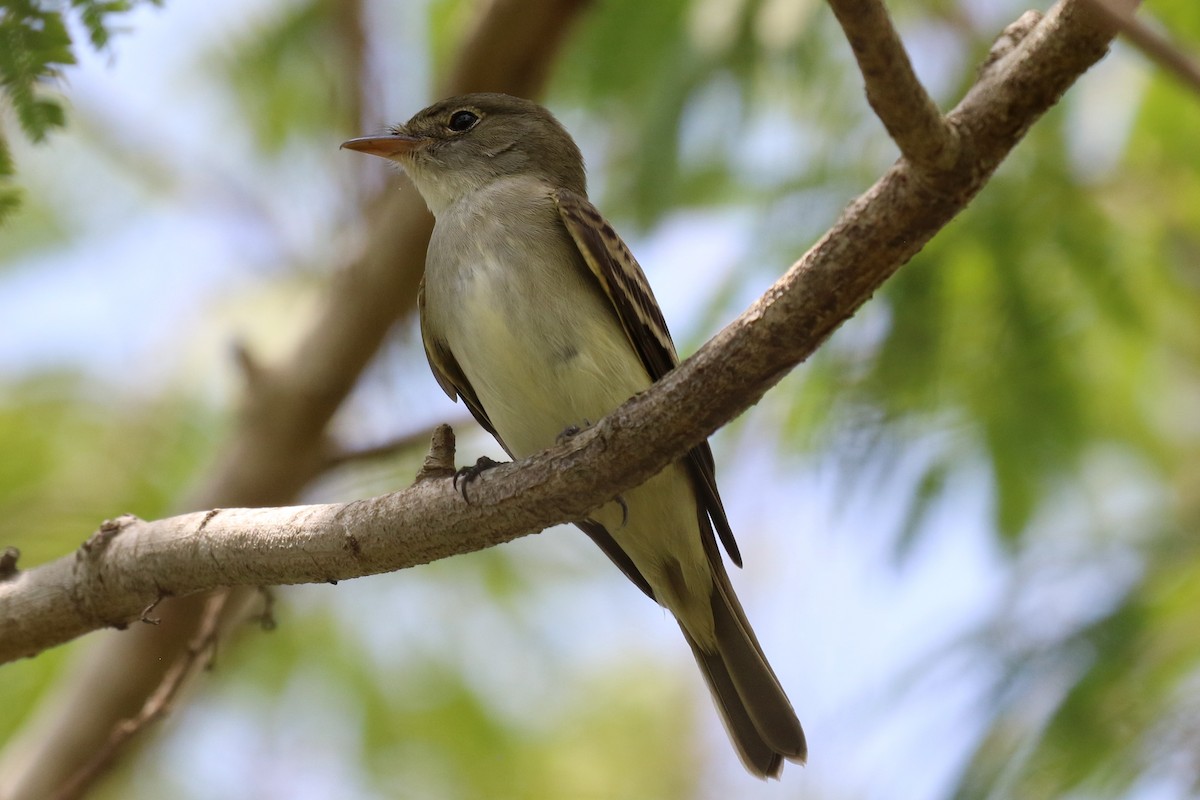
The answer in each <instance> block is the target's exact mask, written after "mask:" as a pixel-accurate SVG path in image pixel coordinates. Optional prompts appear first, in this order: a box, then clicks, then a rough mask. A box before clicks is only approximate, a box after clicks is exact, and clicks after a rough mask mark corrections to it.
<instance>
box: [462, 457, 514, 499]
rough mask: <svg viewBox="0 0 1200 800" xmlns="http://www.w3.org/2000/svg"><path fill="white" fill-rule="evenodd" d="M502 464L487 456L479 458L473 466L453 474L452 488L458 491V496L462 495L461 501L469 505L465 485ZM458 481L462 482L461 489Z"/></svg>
mask: <svg viewBox="0 0 1200 800" xmlns="http://www.w3.org/2000/svg"><path fill="white" fill-rule="evenodd" d="M502 463H503V462H501V461H493V460H492V459H490V458H488V457H487V456H480V457H479V458H478V460H476V462H475V463H474V464H472V465H471V466H469V467H462V468H461V469H459V470H458V471H457V472H455V473H454V482H453V486H454V488H455V489H458V491H459V493H460V494H462V496H463V500H466V501H467V502H468V503H469V502H471V501H470V499H469V498H468V497H467V485H468V484H470V483H471V481H473V480H475V479H476V478H478V477H479V476H480V475H482V474H483V473H485V472H487V471H488V470H489V469H491V468H492V467H498V466H500V464H502ZM460 480H461V481H462V486H461V487H460V486H459V485H458V482H459V481H460Z"/></svg>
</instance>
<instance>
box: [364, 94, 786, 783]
mask: <svg viewBox="0 0 1200 800" xmlns="http://www.w3.org/2000/svg"><path fill="white" fill-rule="evenodd" d="M342 147H346V148H349V149H351V150H358V151H359V152H363V153H370V154H372V155H377V156H382V157H383V158H387V159H390V160H392V161H394V162H396V163H398V164H399V165H401V166H402V167H403V168H404V171H405V172H406V173H408V176H409V177H410V178H411V179H412V182H413V184H414V185H415V186H416V187H417V190H418V191H419V192H420V193H421V196H422V197H423V198H424V199H425V202H426V204H427V205H428V206H429V209H430V211H432V212H433V214H434V216H435V217H436V224H435V225H434V229H433V237H432V238H431V239H430V242H429V251H428V256H427V258H426V262H425V277H424V280H423V281H422V285H421V291H420V294H419V296H418V305H419V308H420V314H421V336H422V339H423V340H424V343H425V354H426V356H427V357H428V358H429V365H430V367H432V368H433V374H434V376H435V377H436V378H437V380H438V383H440V384H441V386H442V388H443V389H444V390H445V391H446V394H448V395H449V396H450V398H451V399H452V400H453V399H457V398H459V397H461V398H462V399H463V402H465V403H466V405H467V408H469V409H470V410H471V413H472V414H473V415H474V416H475V418H476V419H477V420H479V424H480V425H482V426H483V427H484V428H486V429H487V430H488V431H490V432H491V433H492V435H494V436H495V437H496V439H497V440H499V442H500V444H501V446H502V447H503V448H504V449H505V450H506V451H507V452H508V453H509V455H511V456H512V457H513V458H522V457H524V456H528V455H530V454H532V453H535V452H538V451H539V450H543V449H545V448H547V447H550V446H553V445H554V444H555V442H556V441H557V440H558V439H559V437H560V436H561V435H562V434H563V432H564V431H568V430H571V429H576V426H582V425H586V424H588V423H589V421H595V420H598V419H600V418H601V417H603V416H605V415H606V414H608V413H609V412H610V411H612V410H614V409H615V408H616V407H617V406H619V405H620V404H621V403H623V402H625V401H626V400H628V399H629V398H630V397H632V396H633V395H635V394H637V393H638V392H641V391H643V390H645V389H646V388H647V387H649V386H650V384H651V383H653V382H654V381H656V380H658V379H660V378H662V377H663V375H665V374H666V373H667V372H668V371H670V370H671V369H672V368H673V367H675V366H676V365H677V364H678V363H679V357H678V356H677V355H676V353H675V345H674V344H673V343H672V341H671V335H670V333H668V331H667V326H666V323H665V322H664V321H663V317H662V312H661V311H660V310H659V307H658V303H657V301H656V300H655V299H654V294H653V293H652V292H651V291H650V286H649V284H648V283H647V282H646V276H645V275H644V274H643V273H642V269H641V267H640V266H638V263H637V261H635V260H634V258H633V255H632V254H630V252H629V249H628V248H627V247H626V246H625V244H624V242H622V241H621V239H620V237H618V236H617V234H616V232H615V231H613V229H612V226H611V225H609V224H608V222H606V221H605V220H604V218H603V217H602V216H600V212H598V211H597V210H596V209H595V207H593V206H592V204H591V203H590V202H588V199H587V186H586V178H585V176H584V167H583V156H582V154H581V153H580V152H579V148H578V147H577V146H576V144H575V142H574V140H572V139H571V136H570V134H568V133H567V131H566V130H565V129H564V128H563V126H562V125H561V124H560V123H559V122H558V120H556V119H555V118H554V117H553V116H552V115H551V114H550V112H549V111H547V110H546V109H544V108H542V107H541V106H539V105H537V104H536V103H532V102H530V101H528V100H521V99H519V98H516V97H510V96H508V95H503V94H469V95H463V96H461V97H452V98H449V99H448V100H443V101H441V102H440V103H435V104H434V105H432V106H430V107H429V108H427V109H425V110H424V111H421V112H420V113H418V114H417V115H416V116H414V117H413V118H412V119H410V120H409V121H408V122H406V123H405V124H403V125H398V126H396V127H394V128H392V129H391V134H390V135H387V136H370V137H363V138H359V139H351V140H350V141H348V142H345V143H344V144H343V145H342ZM713 472H714V467H713V457H712V452H711V450H710V449H709V447H708V443H707V442H706V443H704V444H701V445H700V446H698V447H696V448H695V449H694V450H692V451H691V453H689V454H688V456H687V458H685V459H683V460H681V461H679V462H676V463H674V464H671V465H670V466H668V467H667V468H666V469H664V470H663V471H662V472H660V473H659V474H658V475H656V476H654V477H653V478H651V479H650V480H649V481H647V482H646V483H645V484H643V485H642V486H640V487H638V488H636V489H633V490H632V491H629V492H626V493H625V494H624V495H623V496H622V498H621V499H620V500H617V501H614V502H611V503H609V504H607V505H605V506H603V507H602V508H600V509H597V510H596V511H595V512H593V513H592V515H591V516H590V518H589V519H587V520H584V521H583V522H580V523H578V525H579V527H580V528H582V529H583V531H584V532H585V533H586V534H587V535H588V536H590V537H591V538H592V540H593V541H595V542H596V544H597V545H599V546H600V549H602V550H603V551H604V552H605V553H606V554H607V555H608V557H609V558H611V559H612V560H613V562H615V563H616V565H617V566H618V567H620V568H621V570H622V571H623V572H624V573H625V574H626V575H627V576H628V577H629V579H630V580H631V581H633V583H634V584H636V585H637V586H638V588H640V589H641V590H642V591H643V592H645V593H646V594H647V595H649V596H650V597H651V599H653V600H655V601H657V602H658V603H660V604H661V605H663V606H665V607H666V608H667V609H668V610H669V611H670V612H671V613H672V614H673V615H674V616H675V619H676V620H677V621H678V622H679V627H680V628H681V629H682V631H683V636H684V638H685V639H687V643H688V645H689V646H691V648H692V653H693V655H695V657H696V663H697V664H699V665H700V669H701V671H702V672H703V673H704V678H705V680H706V681H707V682H708V687H709V689H710V690H712V696H713V699H714V701H715V702H716V706H717V709H718V710H719V711H720V713H721V717H722V719H723V720H724V723H725V727H726V729H727V730H728V732H729V736H730V738H731V739H732V740H733V743H734V746H735V747H736V748H737V751H738V754H739V755H740V756H741V759H742V761H743V762H744V763H745V765H746V768H747V769H749V770H750V772H752V773H754V774H755V775H757V776H759V777H778V776H779V774H780V771H781V770H782V768H783V760H784V759H788V760H790V761H796V762H800V763H803V761H804V759H805V756H806V752H807V749H806V745H805V740H804V731H803V730H802V729H801V727H800V722H799V720H798V719H797V718H796V712H795V711H793V710H792V705H791V703H790V702H789V701H788V698H787V695H786V694H785V693H784V691H783V689H782V687H781V686H780V685H779V680H778V679H777V678H776V677H775V673H774V672H773V671H772V670H771V666H770V665H769V664H768V663H767V659H766V656H765V655H763V651H762V647H761V646H759V643H758V640H757V639H756V638H755V636H754V631H753V630H751V628H750V623H749V621H747V619H746V614H745V612H743V611H742V607H741V604H740V603H739V602H738V599H737V596H736V595H735V594H734V593H733V586H732V585H731V584H730V582H729V576H728V574H727V573H726V571H725V566H724V564H723V563H722V560H721V554H720V552H719V551H718V550H717V537H718V536H719V537H720V539H721V542H722V543H723V544H724V546H725V550H726V552H728V553H729V557H730V558H731V559H732V560H733V561H734V563H736V564H738V565H739V566H741V556H740V554H739V553H738V549H737V545H736V543H735V542H734V539H733V532H732V531H731V530H730V528H729V520H728V519H727V518H726V515H725V509H724V508H723V506H722V504H721V498H720V495H718V494H717V484H716V480H715V478H714V474H713ZM714 530H715V535H714Z"/></svg>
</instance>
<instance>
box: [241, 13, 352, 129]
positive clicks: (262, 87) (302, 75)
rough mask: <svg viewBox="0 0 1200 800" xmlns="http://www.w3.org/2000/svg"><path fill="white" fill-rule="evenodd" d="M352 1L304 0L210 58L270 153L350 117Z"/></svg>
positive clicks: (345, 123) (347, 124)
mask: <svg viewBox="0 0 1200 800" xmlns="http://www.w3.org/2000/svg"><path fill="white" fill-rule="evenodd" d="M358 8H359V4H357V3H345V2H341V0H308V2H300V3H294V4H291V5H289V6H287V7H286V8H285V9H284V10H283V12H282V13H281V14H280V16H279V17H278V18H276V19H272V20H271V21H270V24H267V25H263V26H253V27H251V28H249V29H248V30H247V31H246V33H245V35H244V37H243V39H242V40H241V41H238V42H233V43H231V44H226V45H225V46H223V47H222V52H221V53H220V54H218V59H219V61H220V62H221V63H222V66H223V68H224V72H225V74H226V76H227V80H228V82H229V83H228V85H229V87H230V88H231V89H232V90H233V96H234V97H235V98H236V99H237V100H238V101H239V104H240V110H241V112H242V119H244V120H245V122H246V123H247V125H248V126H249V127H251V128H252V129H253V130H254V132H255V134H257V139H258V143H259V145H260V147H261V148H262V149H263V150H264V151H266V152H267V153H278V152H279V151H281V150H283V149H284V148H285V146H286V145H287V144H288V143H289V142H291V141H292V140H293V138H295V137H311V136H313V135H314V134H318V135H328V136H330V138H333V137H334V136H336V134H337V133H339V132H345V131H346V130H350V129H353V126H354V125H355V124H356V123H357V122H358V117H359V114H358V105H357V104H358V101H359V97H360V94H361V90H360V89H359V87H358V83H359V82H360V81H361V80H363V79H364V76H363V75H361V74H360V72H359V71H358V70H356V69H354V68H353V66H354V65H355V64H356V63H357V62H358V61H359V60H360V59H361V58H362V53H361V45H362V42H361V41H360V38H359V37H360V36H361V35H362V32H361V28H360V26H361V22H362V21H361V20H360V19H359V18H358V16H357V14H356V13H355V11H356V10H357V9H358Z"/></svg>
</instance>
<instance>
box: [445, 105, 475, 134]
mask: <svg viewBox="0 0 1200 800" xmlns="http://www.w3.org/2000/svg"><path fill="white" fill-rule="evenodd" d="M477 122H479V115H478V114H476V113H475V112H473V111H466V110H463V111H455V112H454V114H453V115H451V117H450V122H449V127H450V130H452V131H454V132H456V133H462V132H463V131H469V130H471V128H474V127H475V123H477Z"/></svg>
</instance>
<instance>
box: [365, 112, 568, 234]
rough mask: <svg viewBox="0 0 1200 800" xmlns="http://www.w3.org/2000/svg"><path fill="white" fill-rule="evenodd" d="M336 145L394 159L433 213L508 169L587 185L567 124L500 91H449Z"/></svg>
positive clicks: (561, 185)
mask: <svg viewBox="0 0 1200 800" xmlns="http://www.w3.org/2000/svg"><path fill="white" fill-rule="evenodd" d="M342 147H345V148H347V149H350V150H357V151H359V152H361V153H370V154H371V155H376V156H381V157H383V158H386V159H389V160H391V161H394V162H396V163H397V164H399V165H401V166H402V167H403V168H404V170H405V172H407V173H408V175H409V177H410V178H412V181H413V183H414V184H415V185H416V187H417V190H418V191H420V192H421V196H422V197H424V198H425V202H426V203H428V204H429V207H430V209H431V210H432V211H433V212H434V213H435V214H436V213H438V211H440V210H441V209H444V208H446V207H448V206H449V205H451V204H452V203H454V202H455V201H456V200H458V199H459V198H461V197H463V196H465V195H467V194H470V193H471V192H474V191H477V190H479V189H482V188H484V187H485V186H487V185H488V184H490V183H492V182H493V181H496V180H500V179H503V178H509V177H514V176H531V177H536V178H539V179H542V180H544V181H546V182H548V183H550V184H551V185H553V186H555V187H559V188H565V189H570V190H572V191H574V192H576V193H578V194H581V195H586V191H587V190H586V178H585V177H584V169H583V156H582V155H581V154H580V152H579V147H578V146H576V144H575V142H574V140H572V139H571V135H570V134H569V133H567V131H566V129H565V128H563V126H562V125H561V124H560V123H559V121H558V120H557V119H555V118H554V116H553V115H552V114H551V113H550V112H549V111H547V110H546V109H544V108H542V107H541V106H540V105H538V104H537V103H534V102H531V101H529V100H522V99H521V98H519V97H511V96H509V95H506V94H493V93H479V94H466V95H460V96H458V97H451V98H448V99H446V100H442V101H440V102H438V103H434V104H433V105H431V106H430V107H429V108H426V109H425V110H424V111H420V112H418V113H417V114H416V115H415V116H413V118H412V119H410V120H409V121H408V122H406V123H404V124H403V125H397V126H395V127H393V128H391V131H390V133H389V134H388V135H386V136H364V137H362V138H358V139H351V140H349V141H347V142H343V143H342Z"/></svg>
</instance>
